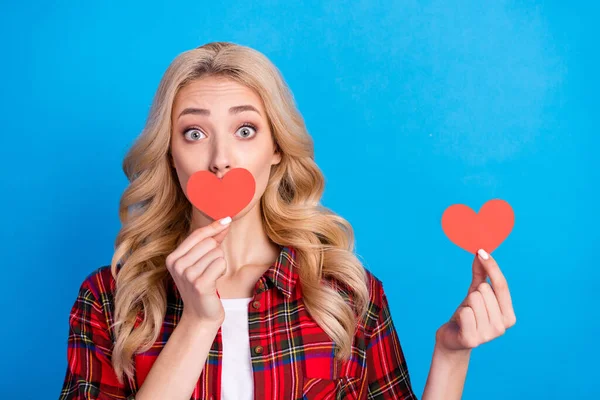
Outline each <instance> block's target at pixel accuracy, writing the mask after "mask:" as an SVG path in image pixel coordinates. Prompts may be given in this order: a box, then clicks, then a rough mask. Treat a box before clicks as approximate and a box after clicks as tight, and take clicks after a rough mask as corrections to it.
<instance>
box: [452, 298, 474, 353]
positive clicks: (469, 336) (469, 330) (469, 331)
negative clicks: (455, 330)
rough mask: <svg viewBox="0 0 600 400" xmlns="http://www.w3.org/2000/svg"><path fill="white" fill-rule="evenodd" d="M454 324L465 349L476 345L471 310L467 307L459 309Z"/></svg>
mask: <svg viewBox="0 0 600 400" xmlns="http://www.w3.org/2000/svg"><path fill="white" fill-rule="evenodd" d="M456 323H457V325H458V326H459V329H460V331H459V335H460V336H461V338H462V341H463V343H464V344H466V345H467V347H475V346H477V345H478V344H479V343H477V337H478V335H477V322H476V318H475V313H474V312H473V309H472V308H471V307H468V306H463V307H459V308H458V310H457V311H456Z"/></svg>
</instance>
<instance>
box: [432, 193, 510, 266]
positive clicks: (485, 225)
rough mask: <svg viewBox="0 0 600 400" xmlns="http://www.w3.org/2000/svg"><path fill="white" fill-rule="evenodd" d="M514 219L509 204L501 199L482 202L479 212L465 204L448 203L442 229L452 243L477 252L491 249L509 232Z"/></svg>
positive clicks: (490, 250) (443, 216) (489, 251)
mask: <svg viewBox="0 0 600 400" xmlns="http://www.w3.org/2000/svg"><path fill="white" fill-rule="evenodd" d="M514 223H515V215H514V213H513V210H512V207H511V206H510V204H508V203H507V202H506V201H504V200H500V199H495V200H490V201H488V202H487V203H485V204H484V205H483V206H482V207H481V209H480V210H479V213H476V212H475V211H473V210H472V209H471V208H470V207H468V206H466V205H464V204H454V205H451V206H450V207H448V208H447V209H446V211H444V214H443V215H442V229H443V230H444V233H445V234H446V236H448V238H449V239H450V241H452V243H454V244H456V245H457V246H458V247H460V248H462V249H465V250H467V251H468V252H469V253H473V254H474V253H476V252H477V250H479V249H484V250H485V251H487V252H488V253H491V252H493V251H494V250H495V249H496V248H497V247H498V246H499V245H500V244H501V243H502V242H503V241H504V240H505V239H506V238H507V237H508V235H509V234H510V232H511V230H512V228H513V226H514Z"/></svg>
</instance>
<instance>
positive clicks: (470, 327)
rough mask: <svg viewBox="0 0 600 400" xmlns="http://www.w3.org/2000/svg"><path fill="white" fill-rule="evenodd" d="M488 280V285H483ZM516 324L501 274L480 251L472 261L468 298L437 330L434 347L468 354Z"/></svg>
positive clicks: (508, 293) (483, 252)
mask: <svg viewBox="0 0 600 400" xmlns="http://www.w3.org/2000/svg"><path fill="white" fill-rule="evenodd" d="M486 257H487V259H486ZM488 276H489V277H490V281H491V283H492V284H491V285H490V284H489V283H487V281H486V279H487V277H488ZM516 321H517V318H516V316H515V312H514V310H513V305H512V300H511V297H510V292H509V290H508V284H507V283H506V279H505V278H504V275H503V274H502V271H500V268H499V267H498V264H497V263H496V261H495V260H494V259H493V258H492V256H491V255H489V254H487V253H486V252H485V251H483V250H480V251H479V252H478V255H476V256H475V259H474V260H473V280H472V281H471V286H470V287H469V291H468V293H467V297H466V298H465V300H464V301H463V302H462V303H461V305H460V306H459V307H458V308H457V309H456V312H455V313H454V315H452V317H451V318H450V320H449V321H448V322H447V323H445V324H444V325H442V326H441V327H440V328H439V329H438V331H437V333H436V341H437V343H436V345H437V346H438V347H440V348H441V349H442V350H445V351H448V352H453V351H460V350H470V349H473V348H475V347H477V346H479V345H480V344H482V343H485V342H489V341H490V340H493V339H495V338H497V337H499V336H502V335H503V334H504V332H505V331H506V329H508V328H510V327H511V326H513V325H514V324H515V322H516Z"/></svg>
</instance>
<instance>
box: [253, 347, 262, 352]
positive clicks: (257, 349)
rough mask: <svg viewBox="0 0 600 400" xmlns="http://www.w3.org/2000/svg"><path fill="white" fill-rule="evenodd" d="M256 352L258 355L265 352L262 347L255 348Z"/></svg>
mask: <svg viewBox="0 0 600 400" xmlns="http://www.w3.org/2000/svg"><path fill="white" fill-rule="evenodd" d="M254 352H255V353H256V354H262V352H263V347H262V346H256V347H255V348H254Z"/></svg>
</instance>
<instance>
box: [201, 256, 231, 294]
mask: <svg viewBox="0 0 600 400" xmlns="http://www.w3.org/2000/svg"><path fill="white" fill-rule="evenodd" d="M225 272H227V262H226V261H225V259H224V258H223V257H219V258H216V259H215V260H213V261H212V262H211V263H210V264H209V265H208V267H206V269H205V270H204V272H203V273H202V274H201V275H200V278H199V279H200V281H201V282H202V283H201V285H202V287H201V288H200V289H201V290H202V291H205V292H206V293H212V292H215V293H216V291H217V279H219V278H220V277H221V276H223V275H225ZM219 297H220V296H219Z"/></svg>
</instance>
